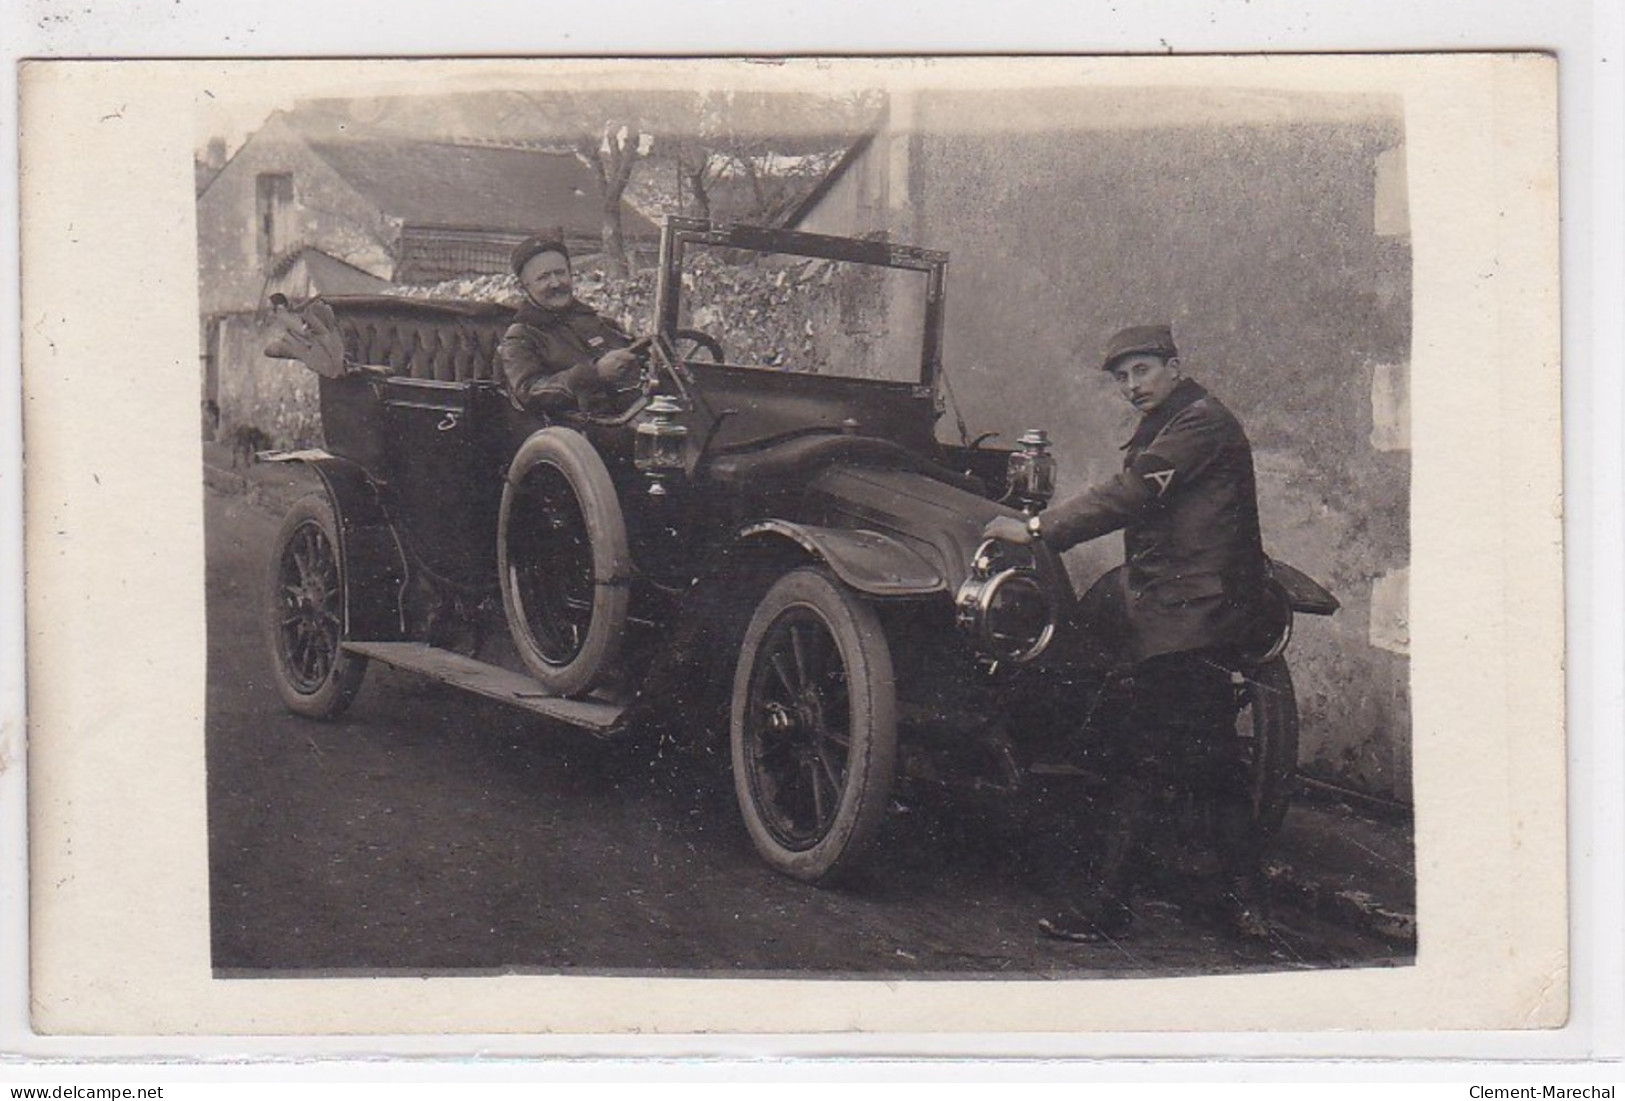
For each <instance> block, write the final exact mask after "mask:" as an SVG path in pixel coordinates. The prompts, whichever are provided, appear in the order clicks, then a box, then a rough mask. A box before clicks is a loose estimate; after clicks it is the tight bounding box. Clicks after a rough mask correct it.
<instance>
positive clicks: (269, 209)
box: [254, 172, 293, 259]
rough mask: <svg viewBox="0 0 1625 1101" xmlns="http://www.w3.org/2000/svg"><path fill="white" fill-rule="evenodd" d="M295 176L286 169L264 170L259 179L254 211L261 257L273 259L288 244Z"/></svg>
mask: <svg viewBox="0 0 1625 1101" xmlns="http://www.w3.org/2000/svg"><path fill="white" fill-rule="evenodd" d="M291 206H293V177H292V176H291V175H289V174H288V173H286V172H265V173H261V174H260V176H259V178H258V179H257V180H256V187H255V201H254V210H255V218H256V223H257V231H258V237H259V250H260V256H261V257H263V258H265V259H269V258H271V257H273V256H276V255H277V254H278V253H280V252H282V251H283V250H284V249H286V248H287V247H288V228H289V226H288V222H289V217H290V211H289V208H290V207H291Z"/></svg>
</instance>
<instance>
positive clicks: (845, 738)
mask: <svg viewBox="0 0 1625 1101" xmlns="http://www.w3.org/2000/svg"><path fill="white" fill-rule="evenodd" d="M730 742H731V746H732V752H733V775H734V790H735V793H736V794H737V796H738V798H739V808H740V811H741V813H742V814H743V816H744V819H745V828H746V829H747V830H748V831H749V833H750V838H751V841H752V842H753V843H754V844H755V846H756V850H757V852H759V853H760V854H761V856H762V857H763V858H764V859H765V860H766V861H767V862H768V864H770V865H771V866H772V867H773V868H775V869H776V870H778V871H780V872H783V873H784V874H786V875H789V876H792V877H794V878H796V879H800V880H803V881H806V882H809V883H817V882H822V881H828V880H831V879H834V878H835V877H837V876H839V875H840V874H841V873H843V872H845V871H847V870H848V869H850V868H851V867H852V866H853V865H854V864H855V863H856V861H857V859H858V858H859V857H860V856H861V854H862V853H863V851H864V849H865V848H866V847H867V846H868V845H869V844H870V843H871V842H872V841H873V840H874V837H875V834H876V833H878V832H879V829H880V825H881V821H882V819H883V818H884V817H885V813H886V802H887V798H888V796H889V794H890V792H891V785H892V779H893V775H894V773H895V771H896V764H897V690H896V685H895V683H894V681H893V675H892V661H891V651H890V648H889V647H888V646H887V643H886V636H885V634H884V632H883V631H882V628H881V625H880V620H879V618H878V617H877V616H876V615H875V612H874V609H872V608H871V607H869V605H867V604H865V603H864V602H863V601H861V600H859V599H858V598H857V597H856V596H854V595H853V594H852V593H851V592H849V591H848V590H847V589H846V588H844V587H843V586H841V585H840V584H839V583H838V582H836V581H835V580H834V579H833V578H832V577H830V575H829V574H827V573H825V572H824V571H822V570H820V569H816V568H812V567H804V568H800V569H796V570H792V571H791V572H790V573H787V574H785V575H784V576H783V577H781V578H780V579H779V580H778V581H777V582H775V583H774V585H773V587H772V588H771V589H769V590H768V592H767V595H766V596H765V597H763V598H762V602H761V603H760V604H759V605H757V608H756V612H755V614H754V615H753V616H752V617H751V621H750V625H749V627H747V628H746V631H745V639H744V644H743V646H742V648H741V651H740V656H739V663H738V666H737V667H736V670H735V674H734V683H733V708H732V716H731V722H730Z"/></svg>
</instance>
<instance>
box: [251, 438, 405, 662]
mask: <svg viewBox="0 0 1625 1101" xmlns="http://www.w3.org/2000/svg"><path fill="white" fill-rule="evenodd" d="M263 461H266V462H282V463H302V464H303V465H305V466H308V467H310V469H312V470H314V471H315V472H316V474H317V476H318V477H320V478H321V480H322V485H323V486H324V487H325V488H326V489H327V498H328V500H329V501H330V502H331V503H332V506H333V514H334V518H335V519H336V520H337V521H338V523H337V529H338V537H339V547H338V551H339V561H340V563H341V568H342V569H343V570H344V581H345V585H344V594H345V607H344V619H345V623H344V634H345V637H346V638H349V639H357V640H361V639H366V640H373V641H378V640H388V639H398V638H402V637H404V635H405V631H406V625H405V622H404V620H403V610H402V607H401V593H402V591H403V589H404V587H405V583H406V559H405V555H404V554H403V552H402V549H401V542H400V539H399V538H398V537H397V535H396V532H395V526H394V524H392V523H391V522H390V518H389V513H388V512H387V511H386V510H385V509H384V505H383V501H382V500H381V498H380V496H379V492H378V486H377V484H376V483H375V482H374V481H373V480H372V479H371V478H370V477H368V476H367V472H366V470H365V469H364V468H363V467H362V466H361V465H360V464H359V463H356V462H354V461H352V460H350V459H345V458H341V457H340V456H337V455H333V454H331V453H329V452H327V451H323V450H321V449H319V448H311V449H307V450H304V451H284V452H279V453H273V454H270V455H267V456H265V457H264V460H263Z"/></svg>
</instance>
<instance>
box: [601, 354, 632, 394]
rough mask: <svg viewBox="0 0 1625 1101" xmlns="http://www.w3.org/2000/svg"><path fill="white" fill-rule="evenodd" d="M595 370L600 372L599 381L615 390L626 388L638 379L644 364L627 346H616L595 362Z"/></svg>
mask: <svg viewBox="0 0 1625 1101" xmlns="http://www.w3.org/2000/svg"><path fill="white" fill-rule="evenodd" d="M593 370H594V371H596V372H597V374H598V381H599V382H601V383H603V384H604V385H605V386H608V387H609V388H611V389H613V390H624V389H626V388H628V387H630V386H631V385H632V384H633V383H634V382H635V381H636V380H637V376H638V372H640V371H642V370H643V364H642V362H641V361H639V359H638V357H637V356H636V355H634V354H633V353H632V352H630V351H628V350H627V349H625V348H616V349H614V350H613V351H608V352H605V353H604V354H603V355H601V356H599V357H598V360H597V361H596V362H595V363H594V364H593Z"/></svg>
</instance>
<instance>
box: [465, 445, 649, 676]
mask: <svg viewBox="0 0 1625 1101" xmlns="http://www.w3.org/2000/svg"><path fill="white" fill-rule="evenodd" d="M497 575H498V577H499V579H500V582H501V587H502V606H503V611H504V612H505V613H506V615H507V619H508V630H509V632H510V633H511V634H512V635H513V643H514V647H515V648H516V649H517V650H518V651H519V657H520V659H521V660H522V661H523V662H524V663H525V667H526V668H527V669H528V670H529V671H530V673H531V675H532V676H534V677H535V678H536V679H537V680H538V681H540V682H541V683H542V685H543V686H544V687H546V688H547V689H548V690H549V691H551V692H555V693H557V694H558V695H561V696H571V695H582V694H584V693H587V692H590V691H591V690H592V689H593V688H594V687H595V686H597V685H598V684H600V683H602V682H603V680H604V678H605V677H606V676H607V675H608V674H609V673H610V672H612V671H613V670H614V667H615V663H616V661H617V660H618V659H619V657H620V652H621V645H622V642H623V641H624V640H625V637H626V616H627V606H628V604H629V602H630V599H631V594H630V579H631V575H632V556H631V552H630V549H629V547H628V544H627V537H626V518H625V516H624V515H623V514H622V512H621V504H620V500H619V499H618V498H617V497H616V494H615V484H614V482H612V481H611V480H610V476H609V470H608V469H607V468H606V467H605V466H604V460H603V459H602V458H600V457H599V455H598V452H597V451H596V450H594V448H593V446H592V444H590V443H588V442H587V439H586V437H584V436H582V435H581V433H579V432H577V431H575V430H574V429H571V428H564V427H559V426H554V427H550V428H544V429H542V430H540V431H539V432H536V433H534V434H533V435H531V437H530V438H529V439H527V440H526V441H525V442H524V444H523V445H522V446H521V447H520V448H519V452H518V454H516V455H515V456H514V458H513V462H511V463H510V464H509V465H508V478H507V484H506V485H505V486H504V487H503V490H502V510H501V514H500V519H499V520H498V523H497Z"/></svg>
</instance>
